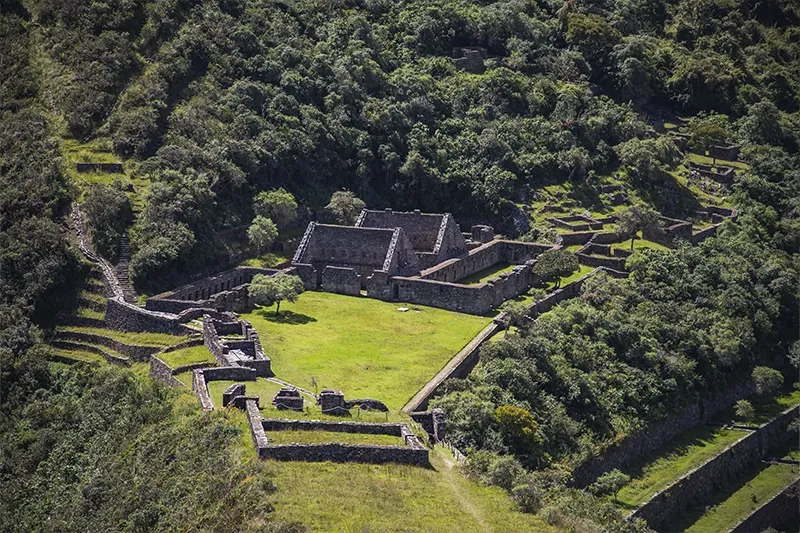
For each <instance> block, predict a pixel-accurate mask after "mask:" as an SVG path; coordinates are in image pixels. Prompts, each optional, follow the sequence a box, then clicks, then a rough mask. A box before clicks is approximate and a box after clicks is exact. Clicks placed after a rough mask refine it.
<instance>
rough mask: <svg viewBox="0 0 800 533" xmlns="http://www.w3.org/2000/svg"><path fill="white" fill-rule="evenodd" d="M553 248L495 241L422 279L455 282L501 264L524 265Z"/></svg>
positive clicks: (479, 247)
mask: <svg viewBox="0 0 800 533" xmlns="http://www.w3.org/2000/svg"><path fill="white" fill-rule="evenodd" d="M551 248H553V246H551V245H547V244H538V243H532V242H517V241H504V240H493V241H490V242H487V243H486V244H482V245H481V246H478V247H477V248H474V249H472V250H470V251H469V253H468V254H467V255H466V256H464V257H459V258H455V259H450V260H448V261H444V262H443V263H441V264H439V265H436V266H435V267H433V268H429V269H427V270H424V271H423V272H421V273H420V278H422V279H426V280H433V281H447V282H455V281H458V280H460V279H463V278H465V277H467V276H470V275H472V274H475V273H476V272H480V271H481V270H485V269H487V268H489V267H491V266H494V265H496V264H498V263H503V262H505V263H510V264H512V265H521V264H524V263H525V262H527V261H530V260H532V259H535V258H536V257H538V256H539V255H541V254H542V252H544V251H546V250H549V249H551Z"/></svg>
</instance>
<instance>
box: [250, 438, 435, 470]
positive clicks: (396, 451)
mask: <svg viewBox="0 0 800 533" xmlns="http://www.w3.org/2000/svg"><path fill="white" fill-rule="evenodd" d="M258 455H259V457H260V458H261V459H273V460H276V461H308V462H326V461H331V462H334V463H370V464H385V463H399V464H408V465H414V466H422V467H430V460H429V459H428V450H427V449H425V448H422V449H418V448H411V447H404V446H382V445H377V444H374V445H367V444H339V443H334V442H329V443H320V444H273V445H268V446H265V447H263V448H260V449H259V450H258Z"/></svg>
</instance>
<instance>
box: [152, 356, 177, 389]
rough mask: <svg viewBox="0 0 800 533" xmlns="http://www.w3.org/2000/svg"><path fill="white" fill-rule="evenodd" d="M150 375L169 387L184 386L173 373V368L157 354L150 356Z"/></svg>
mask: <svg viewBox="0 0 800 533" xmlns="http://www.w3.org/2000/svg"><path fill="white" fill-rule="evenodd" d="M150 377H151V378H153V379H155V380H156V381H160V382H161V383H163V384H164V385H167V386H169V387H183V383H181V382H180V381H179V380H178V379H177V378H176V377H175V376H174V375H173V374H172V368H170V366H169V365H168V364H167V363H165V362H164V361H162V360H161V359H159V358H158V357H156V356H155V355H152V356H150Z"/></svg>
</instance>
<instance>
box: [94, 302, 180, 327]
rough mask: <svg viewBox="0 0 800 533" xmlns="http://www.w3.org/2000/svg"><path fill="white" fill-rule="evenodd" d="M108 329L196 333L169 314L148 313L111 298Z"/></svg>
mask: <svg viewBox="0 0 800 533" xmlns="http://www.w3.org/2000/svg"><path fill="white" fill-rule="evenodd" d="M105 322H106V327H108V328H109V329H116V330H119V331H150V332H154V333H172V334H174V335H184V334H186V333H188V332H192V333H194V332H193V331H192V330H191V329H188V328H186V327H185V326H184V325H183V324H181V322H180V321H179V320H178V316H177V315H174V314H169V313H161V312H156V311H148V310H146V309H142V308H141V307H137V306H135V305H133V304H129V303H128V302H125V301H124V300H121V299H117V298H110V299H108V300H107V301H106V320H105Z"/></svg>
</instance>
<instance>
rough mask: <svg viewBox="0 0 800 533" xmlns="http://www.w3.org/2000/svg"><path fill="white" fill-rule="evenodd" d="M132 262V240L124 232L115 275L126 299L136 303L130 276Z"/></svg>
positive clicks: (120, 241)
mask: <svg viewBox="0 0 800 533" xmlns="http://www.w3.org/2000/svg"><path fill="white" fill-rule="evenodd" d="M130 262H131V241H130V240H129V239H128V235H127V234H124V235H122V237H121V238H120V240H119V258H118V259H117V265H116V266H115V267H114V275H115V276H116V277H117V279H118V280H119V284H120V287H122V294H123V296H124V298H125V301H126V302H128V303H132V304H135V303H136V302H137V296H136V291H135V290H134V288H133V283H131V279H130V277H129V276H128V265H129V264H130Z"/></svg>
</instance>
